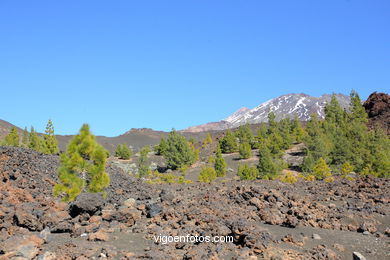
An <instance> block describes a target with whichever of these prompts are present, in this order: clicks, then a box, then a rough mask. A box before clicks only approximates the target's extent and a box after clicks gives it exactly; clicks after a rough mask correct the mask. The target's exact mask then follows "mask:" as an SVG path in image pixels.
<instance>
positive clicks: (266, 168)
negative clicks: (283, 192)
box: [257, 144, 278, 179]
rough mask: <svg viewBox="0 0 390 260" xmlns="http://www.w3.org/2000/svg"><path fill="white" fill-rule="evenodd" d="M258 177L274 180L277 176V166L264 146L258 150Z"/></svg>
mask: <svg viewBox="0 0 390 260" xmlns="http://www.w3.org/2000/svg"><path fill="white" fill-rule="evenodd" d="M257 169H258V172H259V177H260V178H262V179H274V178H275V177H276V176H277V175H278V170H277V166H276V165H275V163H274V161H273V160H272V156H271V153H270V151H269V150H268V148H267V146H266V145H264V144H263V145H261V147H260V148H259V164H258V165H257Z"/></svg>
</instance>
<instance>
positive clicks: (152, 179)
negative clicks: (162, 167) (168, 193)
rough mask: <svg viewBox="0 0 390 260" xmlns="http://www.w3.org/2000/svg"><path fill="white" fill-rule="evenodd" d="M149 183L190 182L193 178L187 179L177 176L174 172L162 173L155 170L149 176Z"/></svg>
mask: <svg viewBox="0 0 390 260" xmlns="http://www.w3.org/2000/svg"><path fill="white" fill-rule="evenodd" d="M146 182H147V183H149V184H163V183H178V184H189V183H192V181H191V180H186V179H185V178H184V177H183V176H176V175H174V174H172V173H160V172H158V171H154V172H153V173H151V174H150V175H149V176H148V179H147V181H146Z"/></svg>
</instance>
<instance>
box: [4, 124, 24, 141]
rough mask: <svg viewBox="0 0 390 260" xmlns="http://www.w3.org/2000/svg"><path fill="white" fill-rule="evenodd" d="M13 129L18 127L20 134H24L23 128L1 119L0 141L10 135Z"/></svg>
mask: <svg viewBox="0 0 390 260" xmlns="http://www.w3.org/2000/svg"><path fill="white" fill-rule="evenodd" d="M12 127H16V129H17V130H18V132H19V134H21V133H23V130H22V129H21V128H19V127H17V126H15V125H13V124H11V123H9V122H7V121H4V120H1V119H0V139H2V138H4V137H5V136H6V135H7V134H8V133H9V131H10V130H11V128H12Z"/></svg>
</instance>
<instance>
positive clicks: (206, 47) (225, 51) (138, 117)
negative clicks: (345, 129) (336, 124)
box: [0, 0, 390, 136]
mask: <svg viewBox="0 0 390 260" xmlns="http://www.w3.org/2000/svg"><path fill="white" fill-rule="evenodd" d="M389 12H390V1H387V0H384V1H377V0H350V1H342V0H326V1H312V0H308V1H301V0H294V1H289V0H285V1H281V0H273V1H270V0H269V1H268V0H267V1H265V0H264V1H261V0H256V1H248V0H246V1H227V0H224V1H214V0H207V1H202V0H196V1H190V0H185V1H167V0H165V1H130V0H128V1H97V0H94V1H39V0H35V1H0V89H1V92H0V93H1V102H0V119H3V120H6V121H9V122H11V123H13V124H16V125H17V126H20V127H24V126H30V125H33V126H35V127H36V129H38V131H43V130H44V127H45V125H46V122H47V120H48V119H49V118H51V119H52V120H53V122H54V126H55V129H56V133H58V134H73V133H75V132H77V131H78V129H79V128H80V126H81V124H82V123H84V122H87V123H89V124H90V125H91V128H92V130H93V132H94V133H95V134H98V135H107V136H115V135H119V134H121V133H123V132H125V131H127V130H129V129H130V128H140V127H150V128H154V129H157V130H170V129H171V128H172V127H175V128H176V129H183V128H185V127H188V126H192V125H197V124H202V123H206V122H210V121H218V120H220V119H223V118H225V117H226V116H228V115H229V114H231V113H232V112H234V111H235V110H237V109H239V108H240V107H243V106H246V107H250V108H252V107H255V106H257V105H258V104H260V103H262V102H264V101H266V100H268V99H271V98H274V97H277V96H280V95H283V94H287V93H307V94H310V95H315V96H320V95H321V94H323V93H332V92H336V93H344V94H349V92H350V90H351V89H355V90H357V91H358V92H359V94H360V95H361V97H362V98H367V96H368V95H369V94H370V93H371V92H373V91H375V90H376V91H380V92H389V90H390V15H389Z"/></svg>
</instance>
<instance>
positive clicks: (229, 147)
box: [220, 130, 237, 153]
mask: <svg viewBox="0 0 390 260" xmlns="http://www.w3.org/2000/svg"><path fill="white" fill-rule="evenodd" d="M220 145H221V150H222V152H223V153H234V152H236V151H237V140H236V137H235V136H234V134H233V133H232V132H231V131H230V130H228V131H226V134H225V136H224V137H223V138H222V139H221V141H220Z"/></svg>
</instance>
